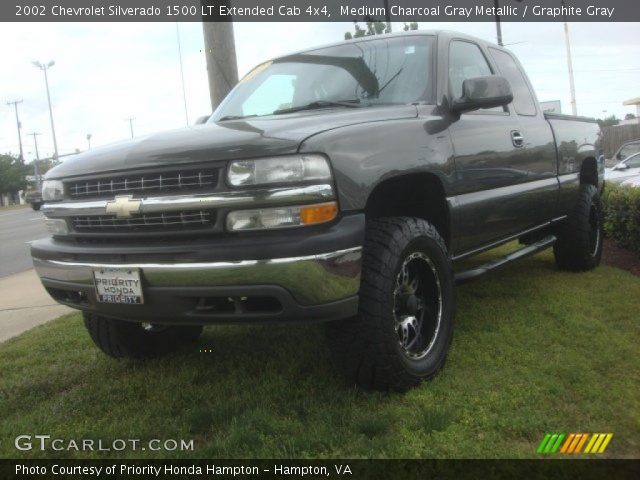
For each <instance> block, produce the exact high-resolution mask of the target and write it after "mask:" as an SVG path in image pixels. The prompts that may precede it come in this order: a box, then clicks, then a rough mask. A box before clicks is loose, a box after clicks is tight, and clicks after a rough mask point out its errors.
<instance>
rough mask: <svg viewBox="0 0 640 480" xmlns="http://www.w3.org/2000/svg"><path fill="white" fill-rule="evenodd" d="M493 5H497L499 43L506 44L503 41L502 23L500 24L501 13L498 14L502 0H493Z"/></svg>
mask: <svg viewBox="0 0 640 480" xmlns="http://www.w3.org/2000/svg"><path fill="white" fill-rule="evenodd" d="M493 5H494V6H495V7H496V36H497V37H498V45H500V46H501V47H503V46H504V43H503V42H502V25H501V24H500V15H499V14H498V8H500V1H499V0H493Z"/></svg>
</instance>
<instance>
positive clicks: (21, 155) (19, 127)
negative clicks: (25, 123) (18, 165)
mask: <svg viewBox="0 0 640 480" xmlns="http://www.w3.org/2000/svg"><path fill="white" fill-rule="evenodd" d="M19 103H22V99H20V100H14V101H13V102H7V106H8V107H10V106H11V105H13V106H14V108H15V110H16V125H17V126H18V143H19V145H20V162H22V163H24V152H23V151H22V134H21V133H20V129H21V128H22V124H21V123H20V117H19V116H18V104H19Z"/></svg>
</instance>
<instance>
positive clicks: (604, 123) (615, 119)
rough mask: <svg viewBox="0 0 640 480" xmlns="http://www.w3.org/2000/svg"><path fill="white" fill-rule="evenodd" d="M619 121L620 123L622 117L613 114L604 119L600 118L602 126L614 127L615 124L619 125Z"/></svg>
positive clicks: (599, 121) (599, 122)
mask: <svg viewBox="0 0 640 480" xmlns="http://www.w3.org/2000/svg"><path fill="white" fill-rule="evenodd" d="M619 123H620V119H619V118H618V117H616V116H615V115H611V116H609V117H606V118H604V119H599V120H598V125H600V127H612V126H613V125H618V124H619Z"/></svg>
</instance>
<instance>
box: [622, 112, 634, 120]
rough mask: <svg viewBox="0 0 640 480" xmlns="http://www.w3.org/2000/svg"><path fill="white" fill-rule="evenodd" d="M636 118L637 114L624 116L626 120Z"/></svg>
mask: <svg viewBox="0 0 640 480" xmlns="http://www.w3.org/2000/svg"><path fill="white" fill-rule="evenodd" d="M634 118H636V116H635V114H633V113H627V114H626V115H625V116H624V119H625V120H633V119H634Z"/></svg>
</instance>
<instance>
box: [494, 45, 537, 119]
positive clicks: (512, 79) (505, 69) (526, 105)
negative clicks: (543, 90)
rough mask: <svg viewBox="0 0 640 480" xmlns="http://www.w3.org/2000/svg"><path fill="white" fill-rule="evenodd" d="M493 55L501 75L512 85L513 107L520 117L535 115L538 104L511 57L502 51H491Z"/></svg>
mask: <svg viewBox="0 0 640 480" xmlns="http://www.w3.org/2000/svg"><path fill="white" fill-rule="evenodd" d="M491 55H492V56H493V59H494V60H495V62H496V65H497V67H498V70H499V72H500V75H502V76H503V77H505V78H506V79H507V80H508V81H509V83H510V84H511V90H512V91H513V106H514V108H515V109H516V113H518V115H535V114H536V102H535V100H534V99H533V95H531V90H529V86H528V85H527V81H526V80H525V78H524V75H523V73H522V71H521V70H520V68H519V67H518V65H517V64H516V62H515V60H514V59H513V57H512V56H511V55H509V54H508V53H506V52H503V51H501V50H496V49H493V48H492V49H491Z"/></svg>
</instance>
